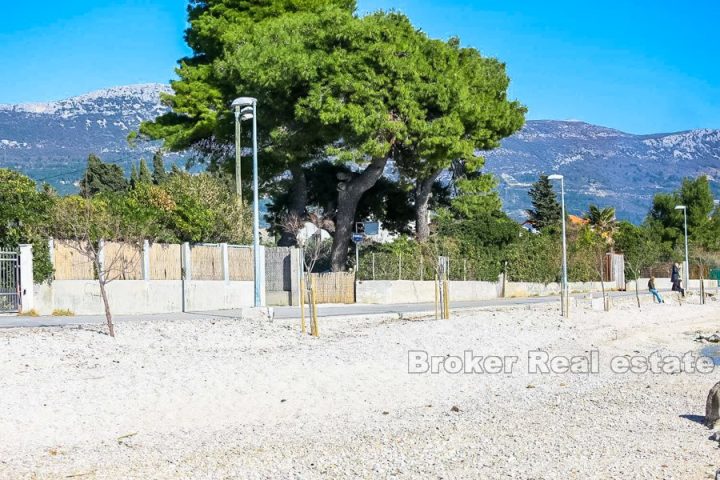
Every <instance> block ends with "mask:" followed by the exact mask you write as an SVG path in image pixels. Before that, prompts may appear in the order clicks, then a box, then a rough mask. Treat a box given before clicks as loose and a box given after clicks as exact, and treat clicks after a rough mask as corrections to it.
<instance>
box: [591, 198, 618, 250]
mask: <svg viewBox="0 0 720 480" xmlns="http://www.w3.org/2000/svg"><path fill="white" fill-rule="evenodd" d="M586 218H587V220H588V222H590V227H591V228H592V229H593V230H595V231H596V232H597V233H598V234H600V236H601V237H602V238H604V239H605V241H606V242H607V244H608V246H609V247H610V251H611V252H612V251H613V246H614V244H615V240H614V238H613V237H614V236H615V233H616V232H617V229H618V223H617V219H616V218H615V209H614V208H613V207H605V208H598V207H597V206H596V205H590V207H589V209H588V214H587V216H586Z"/></svg>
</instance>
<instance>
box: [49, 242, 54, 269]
mask: <svg viewBox="0 0 720 480" xmlns="http://www.w3.org/2000/svg"><path fill="white" fill-rule="evenodd" d="M48 251H49V252H50V265H52V267H53V271H54V270H55V239H54V238H53V237H50V238H48Z"/></svg>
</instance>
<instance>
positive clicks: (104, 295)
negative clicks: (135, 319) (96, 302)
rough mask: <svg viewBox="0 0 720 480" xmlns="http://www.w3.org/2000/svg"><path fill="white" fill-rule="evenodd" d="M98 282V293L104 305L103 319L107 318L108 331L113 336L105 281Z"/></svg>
mask: <svg viewBox="0 0 720 480" xmlns="http://www.w3.org/2000/svg"><path fill="white" fill-rule="evenodd" d="M98 283H99V284H100V295H101V296H102V301H103V306H104V307H105V319H106V320H107V326H108V332H109V333H110V336H111V337H113V338H114V337H115V326H114V325H113V319H112V313H111V312H110V301H109V300H108V296H107V291H106V290H105V284H106V282H105V281H104V280H98Z"/></svg>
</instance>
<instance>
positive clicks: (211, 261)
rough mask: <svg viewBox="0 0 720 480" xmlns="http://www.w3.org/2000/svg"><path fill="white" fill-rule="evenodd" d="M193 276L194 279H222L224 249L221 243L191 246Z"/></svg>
mask: <svg viewBox="0 0 720 480" xmlns="http://www.w3.org/2000/svg"><path fill="white" fill-rule="evenodd" d="M190 261H191V262H192V263H191V274H190V275H191V278H192V279H193V280H222V279H223V269H222V267H223V265H222V249H221V248H220V245H193V246H191V247H190Z"/></svg>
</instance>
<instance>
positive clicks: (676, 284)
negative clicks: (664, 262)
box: [670, 263, 685, 297]
mask: <svg viewBox="0 0 720 480" xmlns="http://www.w3.org/2000/svg"><path fill="white" fill-rule="evenodd" d="M670 281H671V282H672V291H673V292H680V294H681V295H682V296H683V297H684V296H685V289H684V288H682V280H681V279H680V265H678V264H677V263H674V264H673V266H672V273H671V274H670Z"/></svg>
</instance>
